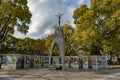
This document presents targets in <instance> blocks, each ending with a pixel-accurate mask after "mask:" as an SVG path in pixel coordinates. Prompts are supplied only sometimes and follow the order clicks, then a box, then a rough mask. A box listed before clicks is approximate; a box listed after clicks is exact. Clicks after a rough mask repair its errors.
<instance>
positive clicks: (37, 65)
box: [34, 55, 40, 68]
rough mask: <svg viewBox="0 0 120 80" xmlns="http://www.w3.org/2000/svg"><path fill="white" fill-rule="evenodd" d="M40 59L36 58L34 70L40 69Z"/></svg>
mask: <svg viewBox="0 0 120 80" xmlns="http://www.w3.org/2000/svg"><path fill="white" fill-rule="evenodd" d="M39 63H40V58H39V56H37V55H35V56H34V68H39Z"/></svg>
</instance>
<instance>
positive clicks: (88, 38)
mask: <svg viewBox="0 0 120 80" xmlns="http://www.w3.org/2000/svg"><path fill="white" fill-rule="evenodd" d="M73 18H74V23H75V25H76V31H75V40H76V42H78V43H79V45H81V46H82V48H83V49H84V50H88V51H90V52H91V54H101V53H108V52H110V51H111V50H112V51H114V52H116V53H118V52H119V51H120V49H119V45H120V0H91V6H90V8H88V7H87V5H85V4H83V5H81V6H80V8H77V9H75V10H74V15H73Z"/></svg>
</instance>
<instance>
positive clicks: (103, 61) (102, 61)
mask: <svg viewBox="0 0 120 80" xmlns="http://www.w3.org/2000/svg"><path fill="white" fill-rule="evenodd" d="M98 68H99V69H107V68H108V63H107V56H98Z"/></svg>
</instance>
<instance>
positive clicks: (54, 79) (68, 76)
mask: <svg viewBox="0 0 120 80" xmlns="http://www.w3.org/2000/svg"><path fill="white" fill-rule="evenodd" d="M119 76H120V69H112V70H75V69H73V70H65V71H61V70H48V69H44V68H43V69H20V70H14V71H3V70H0V80H120V78H119Z"/></svg>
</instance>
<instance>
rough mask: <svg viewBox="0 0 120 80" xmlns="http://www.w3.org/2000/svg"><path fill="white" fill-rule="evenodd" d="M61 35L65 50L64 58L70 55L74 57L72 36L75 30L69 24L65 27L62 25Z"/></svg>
mask: <svg viewBox="0 0 120 80" xmlns="http://www.w3.org/2000/svg"><path fill="white" fill-rule="evenodd" d="M62 28H63V33H64V35H65V44H66V46H65V49H66V53H65V55H66V56H70V55H76V51H75V46H74V44H75V42H74V40H73V34H74V31H75V29H74V28H73V27H72V26H71V25H70V23H69V22H67V23H66V24H65V25H63V27H62Z"/></svg>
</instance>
